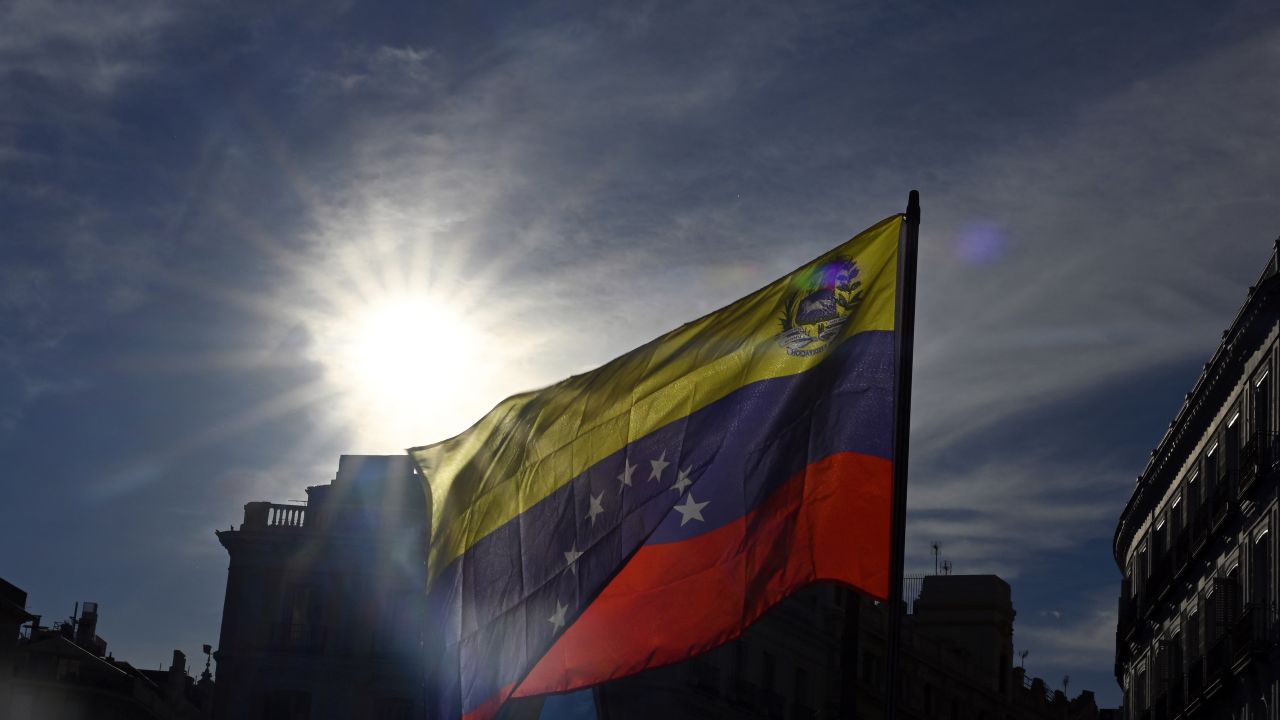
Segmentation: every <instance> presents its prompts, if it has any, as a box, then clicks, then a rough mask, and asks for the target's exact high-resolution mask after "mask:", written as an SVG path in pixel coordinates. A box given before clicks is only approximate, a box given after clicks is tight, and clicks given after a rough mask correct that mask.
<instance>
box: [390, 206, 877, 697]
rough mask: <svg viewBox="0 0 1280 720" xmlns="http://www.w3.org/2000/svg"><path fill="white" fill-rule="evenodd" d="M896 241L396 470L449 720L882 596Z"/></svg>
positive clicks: (521, 401) (683, 332)
mask: <svg viewBox="0 0 1280 720" xmlns="http://www.w3.org/2000/svg"><path fill="white" fill-rule="evenodd" d="M902 226H903V218H902V216H900V215H895V216H893V217H890V218H888V219H886V220H883V221H881V222H880V223H878V224H876V225H875V226H873V227H871V228H869V229H868V230H866V231H865V232H863V233H861V234H860V235H858V236H857V237H855V238H853V239H852V240H850V241H849V242H847V243H845V244H843V245H841V246H840V247H838V248H836V249H834V250H832V251H830V252H828V253H826V254H825V255H823V256H822V257H820V258H818V259H816V260H814V261H813V262H811V263H809V264H807V265H805V266H804V267H801V268H800V269H798V270H796V271H795V272H793V273H791V274H789V275H787V276H785V277H783V278H781V279H779V280H777V281H775V282H773V283H771V284H770V285H768V286H767V287H765V288H763V289H761V290H758V291H756V292H754V293H752V294H751V295H748V296H747V297H745V298H743V299H741V300H739V301H737V302H735V303H733V304H731V305H729V306H727V307H724V308H722V309H720V310H717V311H715V312H713V313H711V314H709V315H706V316H705V317H703V318H701V319H699V320H695V321H693V322H691V323H688V324H686V325H684V326H682V327H680V328H678V329H676V330H673V331H671V332H669V333H667V334H666V335H663V336H662V337H660V338H658V339H656V340H654V341H652V342H650V343H648V344H647V345H644V346H643V347H640V348H638V349H636V350H633V351H632V352H630V353H627V354H626V355H623V356H622V357H619V358H617V359H616V360H613V361H612V362H610V363H608V364H607V365H604V366H603V367H601V368H598V369H596V370H593V371H591V372H588V373H585V374H582V375H577V376H574V377H571V378H569V379H567V380H564V381H563V382H560V383H558V384H556V385H552V386H551V387H548V388H544V389H542V390H538V391H536V392H530V393H525V394H522V395H517V396H514V397H511V398H508V399H506V400H504V401H502V402H501V403H500V404H499V405H498V406H497V407H496V408H494V409H493V411H491V412H490V413H489V414H488V415H486V416H485V417H484V418H482V419H481V420H480V421H479V422H478V423H476V425H475V426H473V427H472V428H471V429H469V430H467V431H466V432H465V433H463V434H461V435H459V436H457V437H455V438H452V439H450V440H446V441H444V442H442V443H438V444H435V445H429V446H426V447H420V448H414V449H412V450H410V451H409V452H410V454H411V455H412V456H413V458H414V459H415V460H416V462H417V463H418V465H419V467H420V468H421V470H422V472H423V474H424V476H425V478H426V481H427V483H428V486H429V493H430V497H431V499H432V538H431V549H430V558H429V562H428V576H429V578H430V580H429V585H428V601H429V604H430V606H431V609H432V613H433V615H432V617H433V618H435V619H437V621H438V622H439V628H438V631H439V632H440V633H442V635H443V638H442V643H443V655H442V656H441V658H440V660H439V662H440V666H439V667H438V668H437V669H436V671H435V672H434V673H433V677H432V678H430V680H429V682H430V684H431V686H432V687H433V690H434V693H435V695H436V702H437V703H438V705H439V710H440V712H441V716H442V717H446V718H451V717H463V718H466V719H467V720H482V719H484V718H489V717H492V716H493V715H494V714H495V713H496V712H497V711H498V709H499V708H500V707H501V706H502V703H503V702H505V701H506V700H507V699H508V698H509V697H512V696H526V695H537V694H542V693H548V692H559V691H565V690H570V689H574V688H580V687H585V686H588V685H592V684H596V683H599V682H603V681H605V680H609V679H611V678H616V677H621V676H624V675H627V674H630V673H634V672H637V671H639V670H643V669H645V668H648V667H655V666H658V665H662V664H666V663H671V662H675V661H678V660H682V659H685V658H688V657H691V656H693V655H696V654H698V653H700V652H702V651H705V650H707V649H710V648H712V647H715V646H717V645H720V644H722V643H724V642H726V641H728V640H730V639H732V638H733V637H736V636H737V635H738V634H740V633H741V632H742V631H743V630H744V629H745V628H746V627H747V626H748V625H749V624H750V623H751V622H752V621H754V620H755V619H756V618H758V617H759V616H760V615H761V614H763V613H764V612H765V611H766V610H767V609H768V608H769V607H771V606H772V605H773V604H775V603H777V602H778V601H780V600H782V599H783V598H784V597H786V596H787V595H788V594H790V593H791V592H793V591H795V590H796V589H798V588H800V587H802V586H804V585H806V584H809V583H812V582H814V581H817V580H835V581H840V582H844V583H847V584H848V585H850V586H852V587H854V588H857V589H859V590H861V591H863V592H865V593H867V594H868V595H870V596H872V597H876V598H880V599H885V598H887V597H888V593H889V578H890V525H891V522H890V515H891V496H892V459H891V457H890V455H891V448H892V445H893V423H894V413H893V410H894V408H893V404H894V369H895V367H896V365H895V345H894V317H895V302H896V297H897V289H898V288H897V264H898V246H899V235H900V231H901V228H902Z"/></svg>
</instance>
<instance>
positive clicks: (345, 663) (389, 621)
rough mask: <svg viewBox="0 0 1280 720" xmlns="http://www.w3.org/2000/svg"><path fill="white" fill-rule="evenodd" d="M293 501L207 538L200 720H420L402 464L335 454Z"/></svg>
mask: <svg viewBox="0 0 1280 720" xmlns="http://www.w3.org/2000/svg"><path fill="white" fill-rule="evenodd" d="M307 499H308V501H307V503H306V504H301V505H300V504H280V503H269V502H251V503H248V504H247V505H245V508H244V522H243V523H242V524H241V525H240V527H239V528H235V529H232V530H223V531H220V532H218V540H219V541H220V542H221V543H222V545H223V547H225V548H226V549H227V553H228V555H230V566H229V568H228V571H227V593H226V600H225V601H224V604H223V610H222V631H221V635H220V639H219V643H218V651H217V653H216V654H215V658H216V659H217V662H218V675H217V677H218V684H217V691H216V694H215V697H214V700H215V702H214V716H215V717H217V718H223V719H226V720H232V719H235V720H241V719H243V720H256V719H258V718H263V719H264V720H265V719H268V718H269V719H272V720H275V719H277V718H278V719H281V720H308V719H311V718H356V717H359V718H370V720H409V719H410V718H421V717H424V715H425V712H426V710H425V702H424V699H423V672H424V670H423V650H422V640H421V638H422V622H423V621H424V616H425V607H424V604H423V600H422V597H423V594H422V588H423V587H425V583H426V575H425V573H426V551H425V547H424V543H425V540H426V537H427V504H426V501H425V499H424V496H423V493H422V485H421V482H420V480H419V478H418V477H417V476H416V474H415V472H414V470H413V468H412V465H411V463H410V460H409V458H408V456H381V455H344V456H342V458H341V459H340V461H339V464H338V473H337V476H336V477H335V478H334V480H333V482H332V483H331V484H327V485H316V486H313V487H309V488H307Z"/></svg>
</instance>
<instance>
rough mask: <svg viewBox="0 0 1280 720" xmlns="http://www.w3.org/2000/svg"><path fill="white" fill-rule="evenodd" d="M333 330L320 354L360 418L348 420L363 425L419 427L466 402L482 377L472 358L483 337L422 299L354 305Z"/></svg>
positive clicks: (446, 308) (443, 307)
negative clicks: (424, 420) (427, 417)
mask: <svg viewBox="0 0 1280 720" xmlns="http://www.w3.org/2000/svg"><path fill="white" fill-rule="evenodd" d="M332 327H333V333H332V345H331V346H330V347H328V348H324V349H323V353H324V356H325V357H326V365H327V366H328V368H329V372H330V375H331V379H332V380H333V382H334V384H335V385H336V386H338V387H340V388H342V390H343V393H344V394H345V395H347V396H348V400H350V401H352V405H351V408H352V411H353V412H354V413H356V414H357V415H358V416H359V417H353V418H350V419H351V420H353V421H355V422H357V423H360V424H362V425H365V426H366V427H368V426H370V425H376V426H379V427H386V428H402V429H407V428H409V427H413V426H415V425H418V424H419V423H420V422H421V418H422V417H423V416H424V415H429V414H431V413H433V411H437V412H438V411H439V410H440V409H443V408H449V407H453V406H456V405H458V404H459V402H460V401H461V400H465V395H466V393H468V391H469V390H470V389H471V388H473V387H474V386H475V385H476V383H477V382H480V381H481V380H482V379H483V376H484V375H485V374H486V370H487V368H486V367H485V366H484V364H483V363H477V362H476V360H475V358H476V355H477V351H478V350H480V349H482V348H483V347H485V346H486V345H487V344H488V338H487V336H486V333H485V332H484V331H483V330H482V329H481V328H479V327H478V326H477V325H476V324H475V323H474V322H469V321H468V318H467V317H466V316H465V315H464V314H463V313H461V312H459V311H458V310H457V309H455V308H453V307H451V306H450V305H448V304H447V303H444V302H441V301H439V300H436V299H433V298H431V297H428V296H426V295H391V296H385V297H380V298H376V299H373V300H370V301H368V302H365V303H361V304H360V305H359V306H357V307H353V308H348V309H347V310H346V312H345V313H344V317H342V318H339V319H337V320H336V321H335V322H334V323H333V326H332ZM415 419H416V421H415ZM395 434H397V435H399V433H395ZM405 440H408V438H407V437H406V438H405ZM420 441H421V440H419V442H420Z"/></svg>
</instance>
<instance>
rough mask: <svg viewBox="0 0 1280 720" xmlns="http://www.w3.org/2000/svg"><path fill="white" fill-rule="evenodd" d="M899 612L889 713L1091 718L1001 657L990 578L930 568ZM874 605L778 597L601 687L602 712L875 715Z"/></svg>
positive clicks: (1088, 705)
mask: <svg viewBox="0 0 1280 720" xmlns="http://www.w3.org/2000/svg"><path fill="white" fill-rule="evenodd" d="M911 610H912V611H911V612H909V613H908V614H907V615H906V616H905V617H904V620H903V632H902V643H903V645H902V653H903V654H902V658H903V665H902V668H903V676H902V681H903V687H902V704H901V705H900V706H899V714H898V717H901V718H921V719H924V718H939V719H946V720H979V719H986V720H1006V719H1010V720H1011V719H1014V718H1019V719H1020V718H1034V719H1039V718H1044V719H1046V720H1048V719H1050V718H1052V719H1054V720H1095V719H1096V718H1097V717H1098V716H1099V711H1098V708H1097V705H1096V703H1095V701H1094V698H1093V693H1091V692H1089V691H1084V692H1081V693H1080V695H1079V696H1078V697H1076V698H1074V699H1072V700H1068V699H1067V697H1066V695H1065V694H1064V693H1063V692H1062V691H1060V690H1050V689H1048V687H1047V686H1046V685H1045V683H1044V681H1043V680H1040V679H1039V678H1036V679H1028V678H1026V677H1025V674H1024V672H1023V671H1022V669H1021V668H1015V667H1013V665H1012V655H1013V618H1014V610H1013V603H1012V601H1011V597H1010V591H1009V585H1008V584H1007V583H1005V582H1004V581H1003V580H1001V579H1000V578H998V577H996V576H994V575H933V576H928V577H925V578H924V579H923V583H922V584H921V591H920V595H919V597H918V598H917V599H916V600H915V602H914V603H913V607H912V608H911ZM886 620H887V613H886V612H885V608H884V606H883V605H881V604H879V603H875V602H873V601H871V600H868V599H867V598H865V597H863V596H862V595H859V594H857V593H854V592H852V591H849V590H847V589H844V588H842V587H839V586H835V585H826V584H823V585H815V586H811V587H809V588H806V589H805V590H802V591H801V592H799V593H798V594H796V595H794V596H792V597H791V598H789V599H788V600H786V601H784V602H783V603H781V604H779V605H778V606H777V607H775V608H774V609H773V610H771V611H770V612H769V613H768V614H766V615H765V616H764V617H763V618H761V619H760V620H759V621H758V622H756V624H755V625H753V626H752V627H751V628H750V629H749V630H748V631H747V632H746V633H745V634H743V636H742V637H740V638H739V639H737V640H735V641H733V642H730V643H728V644H726V645H724V646H722V647H719V648H716V649H715V650H712V651H710V652H708V653H704V654H703V655H701V656H699V657H697V658H694V659H693V660H690V661H687V662H682V663H678V664H675V665H671V666H668V667H665V668H657V669H654V670H650V671H647V672H644V673H640V674H639V675H635V676H632V677H629V678H624V679H621V680H616V681H613V682H610V683H607V684H605V685H604V686H603V687H602V688H601V690H600V695H601V698H600V701H601V703H602V704H603V705H604V707H605V710H606V713H607V715H606V716H607V718H608V720H632V719H633V718H635V719H639V718H652V717H659V716H661V717H663V718H664V720H685V719H686V718H688V719H690V720H691V719H693V718H748V719H760V720H765V719H770V720H773V719H778V720H810V719H813V720H817V719H818V718H848V717H857V718H860V719H861V718H865V719H867V720H875V719H876V718H882V717H884V715H885V703H884V684H885V673H886V671H887V666H886V661H885V657H886V652H885V649H886V643H885V624H886Z"/></svg>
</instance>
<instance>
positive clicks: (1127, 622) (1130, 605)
mask: <svg viewBox="0 0 1280 720" xmlns="http://www.w3.org/2000/svg"><path fill="white" fill-rule="evenodd" d="M1116 629H1117V634H1118V635H1119V636H1120V637H1121V638H1123V639H1125V640H1129V639H1131V638H1132V637H1133V634H1134V632H1136V631H1137V629H1138V598H1136V597H1134V596H1132V595H1130V594H1129V592H1128V589H1127V588H1126V589H1125V591H1124V592H1123V593H1122V594H1121V595H1120V618H1119V622H1118V623H1117V628H1116Z"/></svg>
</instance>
